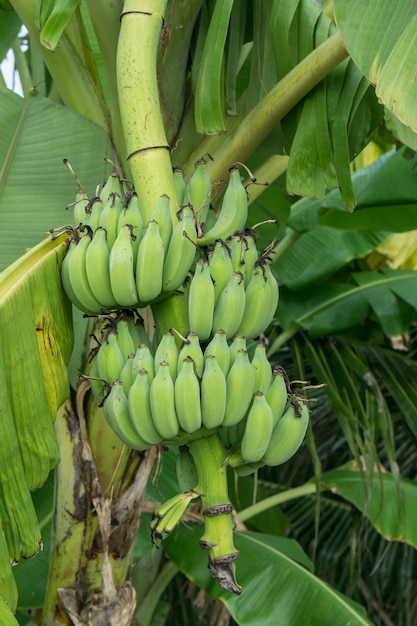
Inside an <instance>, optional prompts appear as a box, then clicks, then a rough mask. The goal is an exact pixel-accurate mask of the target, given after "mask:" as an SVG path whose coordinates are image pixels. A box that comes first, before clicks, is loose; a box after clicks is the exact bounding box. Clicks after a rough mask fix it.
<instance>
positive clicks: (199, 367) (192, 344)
mask: <svg viewBox="0 0 417 626" xmlns="http://www.w3.org/2000/svg"><path fill="white" fill-rule="evenodd" d="M187 356H189V357H191V358H192V360H193V361H194V367H195V371H196V374H197V376H198V378H200V379H201V376H202V375H203V370H204V353H203V350H202V348H201V346H200V341H199V337H198V335H197V333H194V332H193V331H190V332H189V333H188V335H187V340H186V342H185V343H184V345H183V346H182V348H181V350H180V352H179V354H178V370H179V369H180V367H181V365H182V362H183V361H184V359H185V358H186V357H187Z"/></svg>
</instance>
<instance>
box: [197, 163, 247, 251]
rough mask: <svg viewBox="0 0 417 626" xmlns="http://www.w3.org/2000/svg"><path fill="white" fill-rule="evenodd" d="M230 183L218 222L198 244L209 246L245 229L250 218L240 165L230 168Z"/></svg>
mask: <svg viewBox="0 0 417 626" xmlns="http://www.w3.org/2000/svg"><path fill="white" fill-rule="evenodd" d="M229 173H230V178H229V183H228V185H227V187H226V190H225V192H224V196H223V202H222V207H221V210H220V214H219V217H218V218H217V221H216V223H215V224H214V226H213V227H212V228H210V230H208V231H206V232H205V233H204V235H203V236H202V237H200V238H199V240H198V244H199V245H203V246H207V245H208V244H210V243H213V242H214V241H216V239H226V238H227V237H230V236H231V235H233V234H234V233H235V232H236V231H240V230H243V229H244V227H245V225H246V220H247V219H248V196H247V193H246V189H245V187H244V186H243V183H242V179H241V177H240V173H239V166H238V165H236V164H235V165H233V166H232V167H231V168H230V170H229Z"/></svg>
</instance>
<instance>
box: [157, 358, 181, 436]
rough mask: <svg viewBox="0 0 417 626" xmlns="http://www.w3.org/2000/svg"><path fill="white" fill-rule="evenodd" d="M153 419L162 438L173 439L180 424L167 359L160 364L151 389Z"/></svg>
mask: <svg viewBox="0 0 417 626" xmlns="http://www.w3.org/2000/svg"><path fill="white" fill-rule="evenodd" d="M150 401H151V411H152V419H153V423H154V426H155V428H156V430H157V431H158V432H159V434H160V435H161V437H162V439H166V440H169V439H173V438H174V437H176V435H178V431H179V429H180V425H179V422H178V418H177V414H176V412H175V391H174V382H173V380H172V378H171V374H170V371H169V365H168V363H166V361H162V363H160V364H159V368H158V371H157V373H156V374H155V378H154V379H153V380H152V383H151V389H150Z"/></svg>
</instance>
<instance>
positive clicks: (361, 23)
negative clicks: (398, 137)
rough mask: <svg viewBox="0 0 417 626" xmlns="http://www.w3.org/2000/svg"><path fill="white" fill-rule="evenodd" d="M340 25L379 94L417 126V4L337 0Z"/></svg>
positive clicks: (380, 0)
mask: <svg viewBox="0 0 417 626" xmlns="http://www.w3.org/2000/svg"><path fill="white" fill-rule="evenodd" d="M334 11H335V17H336V23H337V27H338V28H339V30H340V33H341V35H342V38H343V43H344V44H345V46H346V48H347V50H348V52H349V54H350V55H351V57H352V59H353V61H354V62H355V63H356V65H357V66H358V67H359V69H360V71H361V72H363V74H365V76H366V77H367V78H368V80H369V81H370V82H371V83H372V84H374V85H375V86H376V95H377V97H378V98H379V99H380V100H381V101H382V102H383V104H384V105H385V106H386V107H388V109H390V110H391V111H392V112H393V113H394V115H396V116H397V117H398V118H399V119H400V120H401V121H402V122H403V123H404V124H405V125H407V126H409V127H410V128H412V129H413V130H417V113H416V107H415V101H416V96H417V85H416V81H415V56H414V50H415V45H416V24H417V5H416V4H415V2H408V3H401V4H400V5H398V6H395V7H393V5H392V2H390V0H370V1H369V2H355V0H334Z"/></svg>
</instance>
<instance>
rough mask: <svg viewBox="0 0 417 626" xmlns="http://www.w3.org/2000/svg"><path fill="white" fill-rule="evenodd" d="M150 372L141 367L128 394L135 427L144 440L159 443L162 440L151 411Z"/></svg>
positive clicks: (153, 443) (131, 416) (152, 443)
mask: <svg viewBox="0 0 417 626" xmlns="http://www.w3.org/2000/svg"><path fill="white" fill-rule="evenodd" d="M150 388H151V386H150V382H149V378H148V372H147V371H146V370H145V369H140V370H139V371H138V373H137V374H136V377H135V378H134V380H133V383H132V386H131V387H130V389H129V393H128V396H127V399H128V404H129V411H130V418H131V422H132V425H133V428H134V429H135V430H136V432H137V433H138V435H139V437H140V438H141V439H143V441H149V444H151V445H157V444H158V443H160V441H161V440H162V437H161V435H160V434H159V433H158V431H157V430H156V428H155V424H154V422H153V418H152V411H151V395H150Z"/></svg>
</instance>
